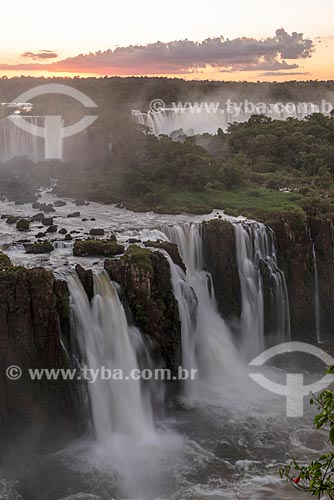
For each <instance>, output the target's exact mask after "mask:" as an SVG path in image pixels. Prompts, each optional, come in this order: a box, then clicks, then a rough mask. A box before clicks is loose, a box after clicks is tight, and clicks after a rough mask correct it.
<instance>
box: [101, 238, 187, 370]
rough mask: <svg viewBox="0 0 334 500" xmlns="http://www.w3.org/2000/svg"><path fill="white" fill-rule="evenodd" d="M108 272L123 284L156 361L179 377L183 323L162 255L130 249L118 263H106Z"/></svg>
mask: <svg viewBox="0 0 334 500" xmlns="http://www.w3.org/2000/svg"><path fill="white" fill-rule="evenodd" d="M105 269H106V270H107V272H108V273H109V275H110V278H111V279H112V280H113V281H116V282H117V283H120V284H121V286H122V290H123V293H124V296H125V298H126V300H127V303H128V304H129V306H130V309H131V312H132V314H133V316H134V319H135V322H136V324H137V325H138V326H139V328H140V329H141V331H142V333H143V334H145V335H147V336H148V338H150V339H151V341H153V346H152V352H153V354H154V357H155V359H157V360H158V361H159V362H160V363H162V364H164V365H165V366H166V367H167V368H170V369H171V370H172V371H173V373H176V369H177V367H178V366H179V365H180V362H181V359H182V352H181V323H180V320H179V311H178V305H177V302H176V299H175V297H174V294H173V291H172V288H171V276H170V268H169V264H168V262H167V260H166V259H165V257H164V256H163V254H162V253H161V252H154V251H151V250H149V249H145V248H141V247H138V246H137V245H130V246H129V248H128V249H127V251H126V253H125V254H124V255H123V256H122V257H121V258H120V259H119V260H106V261H105Z"/></svg>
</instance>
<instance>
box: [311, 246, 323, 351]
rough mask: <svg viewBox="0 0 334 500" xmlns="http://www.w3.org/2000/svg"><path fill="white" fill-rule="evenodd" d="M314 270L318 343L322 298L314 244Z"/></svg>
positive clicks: (318, 338)
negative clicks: (320, 296)
mask: <svg viewBox="0 0 334 500" xmlns="http://www.w3.org/2000/svg"><path fill="white" fill-rule="evenodd" d="M312 256H313V270H314V315H315V331H316V337H317V342H318V343H320V342H321V326H320V325H321V319H320V298H319V275H318V266H317V254H316V251H315V246H314V243H312Z"/></svg>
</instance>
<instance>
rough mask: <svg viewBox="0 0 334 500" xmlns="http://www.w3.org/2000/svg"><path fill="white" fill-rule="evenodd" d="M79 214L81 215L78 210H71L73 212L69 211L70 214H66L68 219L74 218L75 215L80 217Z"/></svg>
mask: <svg viewBox="0 0 334 500" xmlns="http://www.w3.org/2000/svg"><path fill="white" fill-rule="evenodd" d="M80 215H81V214H80V212H73V213H71V214H68V216H67V217H68V218H69V219H74V218H75V217H80Z"/></svg>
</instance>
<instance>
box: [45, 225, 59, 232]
mask: <svg viewBox="0 0 334 500" xmlns="http://www.w3.org/2000/svg"><path fill="white" fill-rule="evenodd" d="M57 231H58V226H55V225H52V226H50V227H48V228H47V230H46V232H47V233H56V232H57Z"/></svg>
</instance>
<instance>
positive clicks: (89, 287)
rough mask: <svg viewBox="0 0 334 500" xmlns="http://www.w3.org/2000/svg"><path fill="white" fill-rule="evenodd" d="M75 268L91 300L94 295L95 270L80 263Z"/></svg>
mask: <svg viewBox="0 0 334 500" xmlns="http://www.w3.org/2000/svg"><path fill="white" fill-rule="evenodd" d="M75 270H76V272H77V274H78V276H79V278H80V281H81V283H82V286H83V287H84V289H85V292H86V294H87V297H88V299H89V301H91V300H92V298H93V297H94V283H93V272H92V270H91V269H89V270H86V269H84V268H83V267H82V266H80V264H77V265H76V266H75Z"/></svg>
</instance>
